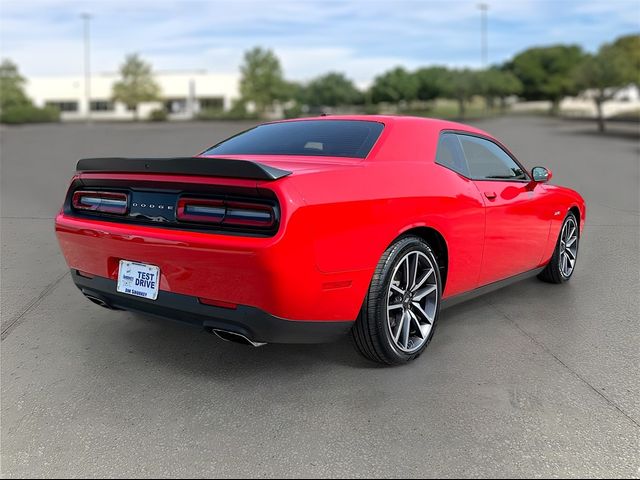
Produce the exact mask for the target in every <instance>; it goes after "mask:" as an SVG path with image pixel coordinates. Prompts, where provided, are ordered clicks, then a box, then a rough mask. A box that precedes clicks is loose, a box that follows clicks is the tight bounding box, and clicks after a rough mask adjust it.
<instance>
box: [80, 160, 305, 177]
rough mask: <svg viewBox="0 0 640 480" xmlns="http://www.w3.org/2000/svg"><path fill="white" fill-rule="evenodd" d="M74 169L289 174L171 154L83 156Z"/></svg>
mask: <svg viewBox="0 0 640 480" xmlns="http://www.w3.org/2000/svg"><path fill="white" fill-rule="evenodd" d="M76 171H77V172H78V173H82V172H109V173H120V172H126V173H170V174H176V175H204V176H212V177H233V178H247V179H251V180H278V179H279V178H282V177H286V176H287V175H291V173H292V172H290V171H288V170H281V169H279V168H275V167H271V166H269V165H264V164H262V163H258V162H253V161H249V160H237V159H231V158H207V157H174V158H123V157H114V158H84V159H82V160H80V161H78V164H77V165H76Z"/></svg>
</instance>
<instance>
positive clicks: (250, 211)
mask: <svg viewBox="0 0 640 480" xmlns="http://www.w3.org/2000/svg"><path fill="white" fill-rule="evenodd" d="M176 218H177V219H178V221H180V222H196V223H208V224H221V225H228V226H237V227H257V228H271V227H273V226H274V225H275V222H276V216H275V211H274V208H273V206H271V205H267V204H263V203H257V202H255V203H254V202H251V201H235V200H213V199H203V198H189V197H183V198H180V200H178V208H177V210H176Z"/></svg>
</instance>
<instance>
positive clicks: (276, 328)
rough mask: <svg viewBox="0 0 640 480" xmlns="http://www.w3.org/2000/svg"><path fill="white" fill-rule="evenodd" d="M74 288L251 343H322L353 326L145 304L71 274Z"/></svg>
mask: <svg viewBox="0 0 640 480" xmlns="http://www.w3.org/2000/svg"><path fill="white" fill-rule="evenodd" d="M71 277H72V279H73V282H74V283H75V284H76V286H77V287H78V288H79V289H80V290H81V291H82V292H83V293H84V294H85V295H89V296H92V297H94V298H97V299H99V300H101V301H102V302H104V303H105V304H106V305H108V306H110V307H112V308H117V309H122V310H129V311H134V312H141V313H145V314H149V315H153V316H157V317H162V318H167V319H171V320H177V321H180V322H183V323H187V324H191V325H193V326H196V327H200V328H205V329H219V330H225V331H229V332H234V333H238V334H240V335H243V336H245V337H247V338H248V339H250V340H252V341H254V342H264V343H325V342H331V341H335V340H338V339H339V338H341V337H343V336H344V335H346V334H347V333H348V332H349V330H350V329H351V326H352V325H353V322H341V321H340V322H336V321H312V322H308V321H307V322H304V321H293V320H285V319H282V318H278V317H275V316H273V315H270V314H269V313H267V312H265V311H263V310H260V309H259V308H255V307H250V306H244V305H238V307H237V308H235V309H232V308H222V307H215V306H210V305H204V304H202V303H200V302H199V301H198V299H197V297H193V296H189V295H181V294H177V293H172V292H168V291H163V290H160V292H159V293H158V298H157V300H147V299H143V298H137V297H133V296H129V295H124V294H121V293H119V292H117V291H116V281H114V280H111V279H108V278H104V277H93V278H87V277H84V276H81V275H78V273H77V271H76V270H75V269H73V270H71Z"/></svg>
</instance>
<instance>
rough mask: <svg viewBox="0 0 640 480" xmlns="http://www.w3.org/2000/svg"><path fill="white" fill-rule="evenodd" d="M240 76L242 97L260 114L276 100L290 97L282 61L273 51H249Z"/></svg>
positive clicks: (257, 49)
mask: <svg viewBox="0 0 640 480" xmlns="http://www.w3.org/2000/svg"><path fill="white" fill-rule="evenodd" d="M240 74H241V78H240V95H242V98H243V100H244V101H245V102H253V103H254V104H255V106H256V110H257V111H258V113H260V114H263V113H264V112H265V110H266V109H267V107H269V106H271V105H272V104H273V102H275V101H276V100H282V99H285V98H286V97H287V96H289V95H287V90H288V88H287V84H286V82H285V81H284V78H283V75H282V67H281V66H280V60H278V57H276V55H275V54H274V53H273V52H272V51H271V50H265V49H262V48H260V47H255V48H253V49H251V50H249V51H247V52H246V53H245V54H244V63H243V64H242V66H241V67H240Z"/></svg>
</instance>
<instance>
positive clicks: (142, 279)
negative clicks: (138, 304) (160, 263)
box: [118, 260, 160, 300]
mask: <svg viewBox="0 0 640 480" xmlns="http://www.w3.org/2000/svg"><path fill="white" fill-rule="evenodd" d="M159 286H160V268H159V267H156V266H155V265H148V264H146V263H138V262H130V261H128V260H120V267H119V268H118V291H119V292H120V293H126V294H127V295H133V296H135V297H142V298H147V299H149V300H155V299H156V298H158V290H159Z"/></svg>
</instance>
